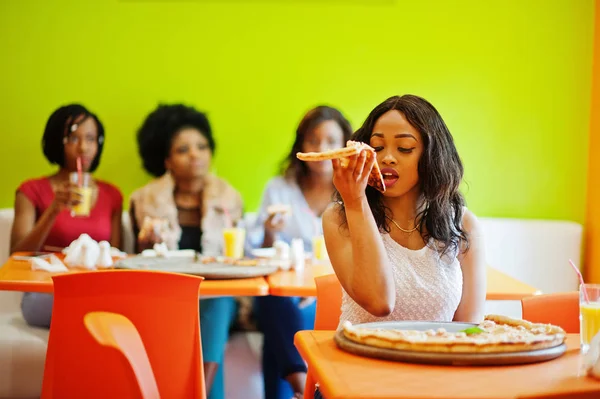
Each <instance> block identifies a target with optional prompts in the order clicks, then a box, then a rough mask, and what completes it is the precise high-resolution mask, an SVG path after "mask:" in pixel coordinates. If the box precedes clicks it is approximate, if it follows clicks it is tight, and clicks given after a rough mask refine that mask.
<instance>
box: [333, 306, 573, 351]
mask: <svg viewBox="0 0 600 399" xmlns="http://www.w3.org/2000/svg"><path fill="white" fill-rule="evenodd" d="M479 328H481V329H482V330H484V331H485V332H482V333H479V334H471V335H467V334H466V333H464V332H458V333H449V332H446V331H445V330H443V329H440V330H438V331H433V330H430V331H416V330H385V329H373V328H365V327H356V326H353V325H352V324H351V323H350V322H347V321H346V322H344V324H343V325H342V332H343V334H344V336H345V337H346V338H348V339H349V340H351V341H353V342H356V343H359V344H363V345H367V346H374V347H379V348H386V349H394V350H401V351H412V352H435V353H510V352H524V351H532V350H539V349H546V348H552V347H555V346H558V345H561V344H562V343H564V341H565V339H566V333H565V331H564V330H563V329H562V328H560V327H557V326H553V325H550V324H537V323H531V322H528V321H525V320H516V319H511V318H509V317H506V316H498V315H490V316H486V318H485V320H484V321H483V322H482V323H481V324H480V325H479Z"/></svg>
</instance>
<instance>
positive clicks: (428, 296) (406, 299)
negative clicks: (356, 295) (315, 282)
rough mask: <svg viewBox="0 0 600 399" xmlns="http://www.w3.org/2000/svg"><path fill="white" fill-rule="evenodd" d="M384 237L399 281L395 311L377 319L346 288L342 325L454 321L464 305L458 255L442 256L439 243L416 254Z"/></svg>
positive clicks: (397, 283) (386, 235) (343, 292)
mask: <svg viewBox="0 0 600 399" xmlns="http://www.w3.org/2000/svg"><path fill="white" fill-rule="evenodd" d="M382 237H383V243H384V246H385V249H386V251H387V253H388V256H389V259H390V261H391V264H392V271H393V274H394V280H395V282H396V304H395V306H394V311H393V312H392V313H391V314H390V315H389V316H386V317H376V316H373V315H372V314H370V313H369V312H367V311H366V310H364V309H363V308H361V307H360V305H358V304H357V303H356V302H354V300H353V299H352V298H351V297H350V296H349V295H348V294H347V293H346V291H344V290H343V289H342V315H341V316H340V326H341V324H342V323H343V322H344V321H345V320H348V321H350V322H351V323H352V324H356V323H369V322H374V321H397V320H427V321H452V318H453V317H454V312H455V311H456V309H457V308H458V304H459V303H460V299H461V296H462V283H463V276H462V271H461V268H460V263H459V262H458V259H457V257H456V254H446V255H444V256H443V257H441V256H440V255H439V253H438V252H437V251H436V249H435V244H430V245H426V246H425V247H423V248H422V249H420V250H417V251H414V250H411V249H407V248H404V247H403V246H401V245H400V244H398V243H397V242H395V241H394V240H393V239H392V238H391V237H390V236H389V234H382ZM432 242H434V241H432ZM373 295H376V293H373Z"/></svg>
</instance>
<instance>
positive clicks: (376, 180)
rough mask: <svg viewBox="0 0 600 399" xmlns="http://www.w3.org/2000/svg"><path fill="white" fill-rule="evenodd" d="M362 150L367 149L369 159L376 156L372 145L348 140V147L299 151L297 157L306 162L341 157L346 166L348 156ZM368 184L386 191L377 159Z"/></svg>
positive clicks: (343, 165) (342, 164)
mask: <svg viewBox="0 0 600 399" xmlns="http://www.w3.org/2000/svg"><path fill="white" fill-rule="evenodd" d="M362 151H366V154H367V161H369V160H371V158H372V157H375V156H376V155H375V150H374V149H373V147H371V146H370V145H368V144H365V143H361V142H359V141H352V140H348V142H347V143H346V147H343V148H338V149H335V150H329V151H324V152H299V153H297V154H296V157H297V158H298V159H300V160H301V161H306V162H321V161H327V160H330V159H340V165H341V166H342V167H344V168H345V167H346V166H348V163H349V160H348V157H351V156H353V155H358V154H360V153H361V152H362ZM367 184H368V185H369V186H372V187H374V188H375V189H377V190H378V191H380V192H382V193H384V192H385V182H384V181H383V175H382V174H381V169H380V168H379V164H378V163H377V161H375V163H374V164H373V168H372V169H371V173H370V174H369V181H368V182H367Z"/></svg>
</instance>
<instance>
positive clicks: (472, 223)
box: [462, 208, 481, 235]
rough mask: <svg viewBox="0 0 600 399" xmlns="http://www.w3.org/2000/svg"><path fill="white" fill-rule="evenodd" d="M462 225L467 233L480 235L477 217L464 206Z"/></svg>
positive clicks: (479, 224)
mask: <svg viewBox="0 0 600 399" xmlns="http://www.w3.org/2000/svg"><path fill="white" fill-rule="evenodd" d="M462 226H463V229H464V230H465V232H466V233H467V234H469V235H481V223H480V222H479V219H477V216H475V214H474V213H473V212H471V211H470V210H468V209H466V208H465V211H464V213H463V217H462Z"/></svg>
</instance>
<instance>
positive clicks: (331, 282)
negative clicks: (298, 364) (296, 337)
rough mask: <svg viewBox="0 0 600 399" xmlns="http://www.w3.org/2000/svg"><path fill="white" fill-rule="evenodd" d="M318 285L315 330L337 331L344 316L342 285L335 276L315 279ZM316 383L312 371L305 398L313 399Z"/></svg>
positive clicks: (309, 374) (307, 376)
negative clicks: (342, 315) (341, 316)
mask: <svg viewBox="0 0 600 399" xmlns="http://www.w3.org/2000/svg"><path fill="white" fill-rule="evenodd" d="M315 283H316V285H317V309H316V313H315V330H335V329H337V326H338V323H339V322H340V315H341V314H342V285H341V284H340V282H339V280H338V278H337V276H336V275H335V274H328V275H326V276H319V277H315ZM314 394H315V381H314V379H313V377H312V373H311V372H310V369H309V370H308V373H306V385H305V386H304V397H305V398H306V399H313V397H314Z"/></svg>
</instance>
